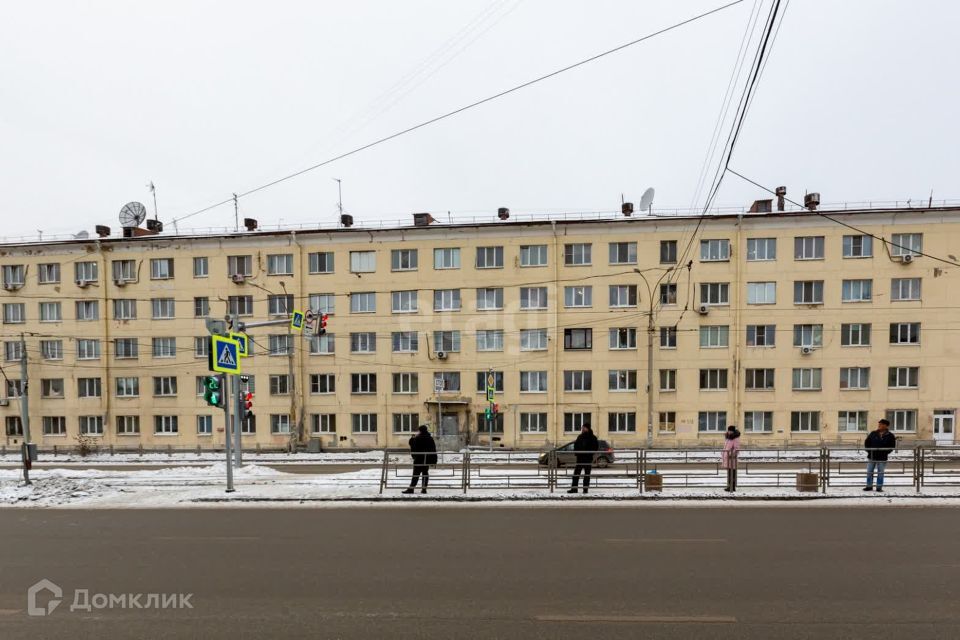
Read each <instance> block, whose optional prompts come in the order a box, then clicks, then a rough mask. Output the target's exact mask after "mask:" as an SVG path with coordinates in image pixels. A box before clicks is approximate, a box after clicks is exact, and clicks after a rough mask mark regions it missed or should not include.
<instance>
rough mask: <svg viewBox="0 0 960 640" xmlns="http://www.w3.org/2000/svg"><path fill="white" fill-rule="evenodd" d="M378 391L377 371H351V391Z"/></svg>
mask: <svg viewBox="0 0 960 640" xmlns="http://www.w3.org/2000/svg"><path fill="white" fill-rule="evenodd" d="M376 392H377V374H375V373H351V374H350V393H356V394H360V393H376Z"/></svg>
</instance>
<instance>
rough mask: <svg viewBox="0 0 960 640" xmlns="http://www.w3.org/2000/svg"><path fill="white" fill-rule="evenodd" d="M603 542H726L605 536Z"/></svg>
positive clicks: (713, 539) (710, 539)
mask: <svg viewBox="0 0 960 640" xmlns="http://www.w3.org/2000/svg"><path fill="white" fill-rule="evenodd" d="M604 542H610V543H629V542H651V543H676V542H680V543H684V542H691V543H704V544H723V543H725V542H727V540H726V539H725V538H607V539H606V540H604Z"/></svg>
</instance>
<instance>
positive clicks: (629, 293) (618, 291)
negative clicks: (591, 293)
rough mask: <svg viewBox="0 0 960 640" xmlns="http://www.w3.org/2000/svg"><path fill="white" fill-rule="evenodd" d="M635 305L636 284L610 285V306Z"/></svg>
mask: <svg viewBox="0 0 960 640" xmlns="http://www.w3.org/2000/svg"><path fill="white" fill-rule="evenodd" d="M635 306H637V285H635V284H612V285H610V307H611V308H617V307H635Z"/></svg>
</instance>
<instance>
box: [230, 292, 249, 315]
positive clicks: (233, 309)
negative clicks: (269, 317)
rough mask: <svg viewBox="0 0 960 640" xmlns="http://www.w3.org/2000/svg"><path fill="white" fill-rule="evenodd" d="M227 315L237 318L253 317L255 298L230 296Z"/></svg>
mask: <svg viewBox="0 0 960 640" xmlns="http://www.w3.org/2000/svg"><path fill="white" fill-rule="evenodd" d="M227 313H228V314H230V315H237V316H241V317H242V316H252V315H253V296H230V297H228V298H227Z"/></svg>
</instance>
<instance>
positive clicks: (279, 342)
mask: <svg viewBox="0 0 960 640" xmlns="http://www.w3.org/2000/svg"><path fill="white" fill-rule="evenodd" d="M267 347H268V350H269V354H270V355H271V356H286V355H289V354H291V353H293V336H292V335H286V334H273V335H270V336H267Z"/></svg>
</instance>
